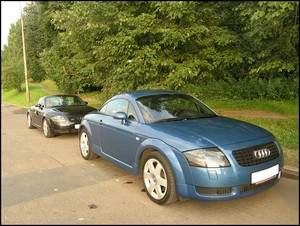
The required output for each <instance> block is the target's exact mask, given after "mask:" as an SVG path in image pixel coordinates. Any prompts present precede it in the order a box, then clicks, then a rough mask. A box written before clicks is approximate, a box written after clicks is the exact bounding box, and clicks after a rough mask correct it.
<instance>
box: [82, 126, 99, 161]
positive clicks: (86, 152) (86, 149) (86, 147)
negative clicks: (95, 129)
mask: <svg viewBox="0 0 300 226" xmlns="http://www.w3.org/2000/svg"><path fill="white" fill-rule="evenodd" d="M79 148H80V153H81V156H82V157H83V158H84V159H85V160H92V159H96V158H98V157H99V156H98V155H96V154H95V153H94V152H93V151H92V150H91V149H90V141H89V137H88V135H87V132H86V130H85V129H82V130H81V131H80V135H79Z"/></svg>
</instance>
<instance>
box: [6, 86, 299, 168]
mask: <svg viewBox="0 0 300 226" xmlns="http://www.w3.org/2000/svg"><path fill="white" fill-rule="evenodd" d="M39 85H40V86H42V87H40V86H36V85H33V84H29V92H30V100H31V101H30V102H29V103H27V102H26V93H25V85H23V86H22V89H23V90H24V92H22V93H19V92H18V91H16V90H11V91H5V90H2V89H1V101H2V102H3V103H10V104H15V105H18V106H24V107H29V106H32V105H34V104H36V103H37V101H38V99H39V98H40V97H42V96H45V95H50V94H52V93H53V91H57V93H61V92H60V91H59V90H58V89H57V87H56V86H55V84H53V82H51V81H43V82H42V83H40V84H39ZM43 87H44V88H43ZM49 89H50V90H51V91H50V90H49ZM51 92H52V93H51ZM79 96H80V97H81V98H82V99H83V100H85V101H88V102H89V105H91V106H93V107H95V108H98V107H99V106H100V105H102V103H103V102H104V101H105V98H104V96H103V94H102V93H101V92H91V93H84V94H79ZM203 102H204V103H206V104H207V105H208V106H210V107H211V108H212V109H213V110H216V109H218V110H252V111H266V112H271V113H277V114H283V115H286V116H290V115H293V116H295V115H299V100H284V101H275V100H271V101H269V100H203ZM232 117H233V118H237V119H240V120H243V121H246V122H250V123H253V124H255V125H258V126H261V127H262V128H265V129H267V130H269V131H270V132H271V133H273V134H274V135H275V137H276V138H277V139H278V141H279V143H280V144H281V147H282V149H283V151H284V158H285V164H286V165H290V166H294V167H299V117H297V118H291V119H273V118H272V119H271V118H258V117H255V118H253V117H247V116H244V115H243V116H232Z"/></svg>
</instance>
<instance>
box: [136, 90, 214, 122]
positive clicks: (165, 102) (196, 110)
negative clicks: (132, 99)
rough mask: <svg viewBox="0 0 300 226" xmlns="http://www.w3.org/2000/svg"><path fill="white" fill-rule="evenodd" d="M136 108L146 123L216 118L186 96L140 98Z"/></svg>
mask: <svg viewBox="0 0 300 226" xmlns="http://www.w3.org/2000/svg"><path fill="white" fill-rule="evenodd" d="M137 103H138V106H139V108H140V110H141V112H142V115H143V118H144V121H145V122H146V123H159V122H168V121H178V120H190V119H198V118H207V117H215V116H217V115H216V114H215V113H214V112H213V111H212V110H210V109H209V108H208V107H207V106H206V105H204V104H203V103H201V102H200V101H198V100H197V99H194V98H192V97H190V96H187V95H182V94H163V95H152V96H146V97H141V98H139V99H137Z"/></svg>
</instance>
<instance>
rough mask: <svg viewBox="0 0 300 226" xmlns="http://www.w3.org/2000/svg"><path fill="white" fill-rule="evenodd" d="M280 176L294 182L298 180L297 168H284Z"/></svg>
mask: <svg viewBox="0 0 300 226" xmlns="http://www.w3.org/2000/svg"><path fill="white" fill-rule="evenodd" d="M282 176H283V177H287V178H290V179H294V180H299V168H297V167H293V166H284V167H283V169H282Z"/></svg>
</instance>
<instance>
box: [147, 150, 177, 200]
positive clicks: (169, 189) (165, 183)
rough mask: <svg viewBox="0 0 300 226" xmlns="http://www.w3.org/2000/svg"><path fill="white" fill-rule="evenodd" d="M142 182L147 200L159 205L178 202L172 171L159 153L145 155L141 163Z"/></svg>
mask: <svg viewBox="0 0 300 226" xmlns="http://www.w3.org/2000/svg"><path fill="white" fill-rule="evenodd" d="M143 182H144V187H145V190H146V192H147V195H148V196H149V198H150V199H151V200H152V201H153V202H155V203H157V204H160V205H166V204H171V203H174V202H176V201H177V200H178V194H177V191H176V182H175V178H174V174H173V171H172V169H171V167H170V165H169V163H168V161H167V160H166V159H165V157H164V156H163V155H162V154H160V153H159V152H151V153H149V154H147V156H146V157H145V158H144V161H143Z"/></svg>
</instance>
